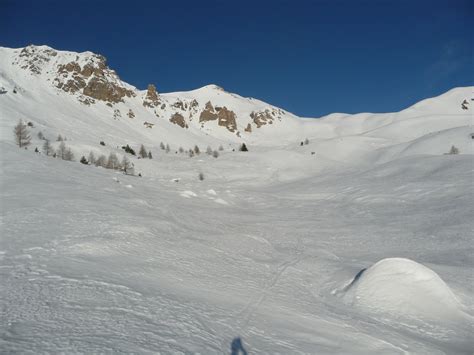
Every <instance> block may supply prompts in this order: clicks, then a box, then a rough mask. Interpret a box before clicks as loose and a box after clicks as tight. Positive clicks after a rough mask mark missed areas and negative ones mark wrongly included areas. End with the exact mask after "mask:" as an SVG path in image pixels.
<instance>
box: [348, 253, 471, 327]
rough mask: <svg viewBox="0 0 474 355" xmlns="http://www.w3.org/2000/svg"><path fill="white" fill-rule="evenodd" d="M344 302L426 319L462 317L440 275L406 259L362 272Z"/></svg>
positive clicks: (378, 265) (383, 261)
mask: <svg viewBox="0 0 474 355" xmlns="http://www.w3.org/2000/svg"><path fill="white" fill-rule="evenodd" d="M344 301H345V302H346V303H348V304H350V305H353V306H355V307H359V308H363V309H366V310H369V311H375V312H382V313H389V314H392V315H396V316H408V317H410V318H422V319H425V320H427V319H431V320H433V319H441V318H450V319H452V318H457V317H460V316H461V315H462V311H461V310H460V304H459V302H458V300H457V298H456V296H455V295H454V293H453V292H452V291H451V289H450V288H449V286H448V285H446V283H445V282H444V281H443V280H442V279H441V278H440V277H439V276H438V274H436V273H435V272H434V271H433V270H431V269H429V268H427V267H426V266H423V265H421V264H419V263H417V262H415V261H412V260H409V259H404V258H388V259H383V260H381V261H379V262H377V263H376V264H374V265H372V266H371V267H370V268H368V269H366V270H362V271H361V272H359V273H358V274H357V275H356V277H355V278H354V280H353V281H352V282H351V284H350V285H349V286H347V288H346V289H345V294H344Z"/></svg>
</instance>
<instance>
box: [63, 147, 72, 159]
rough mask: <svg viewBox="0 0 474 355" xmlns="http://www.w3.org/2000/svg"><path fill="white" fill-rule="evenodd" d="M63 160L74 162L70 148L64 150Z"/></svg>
mask: <svg viewBox="0 0 474 355" xmlns="http://www.w3.org/2000/svg"><path fill="white" fill-rule="evenodd" d="M63 159H64V160H67V161H73V160H74V153H73V152H72V150H71V148H66V151H65V152H64V158H63Z"/></svg>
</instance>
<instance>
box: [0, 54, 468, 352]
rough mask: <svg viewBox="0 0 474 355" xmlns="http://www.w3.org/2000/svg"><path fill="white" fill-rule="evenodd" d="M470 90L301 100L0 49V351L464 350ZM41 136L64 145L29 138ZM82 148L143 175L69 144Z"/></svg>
mask: <svg viewBox="0 0 474 355" xmlns="http://www.w3.org/2000/svg"><path fill="white" fill-rule="evenodd" d="M158 84H159V83H158ZM158 87H159V85H158ZM464 100H466V102H467V104H464V106H465V108H466V109H465V108H463V104H462V103H463V102H464ZM472 105H473V102H472V88H456V89H453V90H451V91H449V92H447V93H445V94H443V95H441V96H439V97H436V98H432V99H428V100H425V101H422V102H420V103H418V104H416V105H414V106H412V107H409V108H407V109H405V110H403V111H401V112H396V113H386V114H371V113H362V114H357V115H347V114H340V113H338V114H332V115H329V116H327V117H322V118H319V119H312V118H300V117H297V116H295V115H293V114H291V113H288V112H286V111H285V110H283V109H281V108H277V107H274V106H272V105H269V104H266V103H264V102H262V101H259V100H256V99H249V98H244V97H241V96H239V95H236V94H231V93H228V92H226V91H224V90H223V89H221V88H219V87H217V86H215V85H209V86H206V87H203V88H200V89H197V90H193V91H189V92H177V93H166V94H162V93H158V92H157V91H156V88H155V86H153V85H150V86H149V87H148V88H147V89H146V90H139V89H137V88H135V87H133V86H131V85H129V84H127V83H125V82H123V81H122V80H120V78H119V77H118V76H117V74H116V73H115V72H114V71H112V70H111V69H110V68H108V67H107V65H106V62H105V58H103V57H101V56H99V55H96V54H93V53H90V52H85V53H73V52H64V51H57V50H54V49H51V48H49V47H46V46H29V47H26V48H20V49H8V48H0V152H1V154H0V160H1V161H0V164H1V165H0V166H1V169H0V212H1V220H0V319H1V320H2V322H0V353H118V352H125V353H165V354H168V353H172V354H184V353H202V354H204V353H205V354H222V353H229V352H230V351H231V346H232V344H234V347H236V346H238V345H239V344H243V346H244V347H245V348H246V349H247V350H248V352H249V353H251V354H258V353H262V354H268V353H285V354H301V353H304V354H315V353H317V354H332V353H338V354H349V353H350V354H402V353H416V354H458V353H459V354H470V353H472V349H473V347H474V344H473V340H472V330H473V324H474V322H473V319H474V318H473V316H474V302H473V300H474V292H473V289H472V285H473V283H474V279H473V275H474V273H473V268H474V259H473V255H474V254H473V248H472V231H473V230H474V225H473V220H472V215H473V213H474V211H473V204H472V200H473V189H472V188H473V185H472V182H473V170H472V166H473V155H472V154H473V142H474V140H473V139H472V133H473V129H472V124H473V121H472V119H473V116H472V112H473V111H472V109H473V108H472ZM19 119H22V120H23V121H24V122H31V126H28V130H29V132H30V134H31V136H32V144H31V146H30V147H29V149H28V150H24V149H19V148H18V146H16V145H15V142H14V136H13V132H12V130H13V127H14V126H15V125H16V124H17V122H18V120H19ZM249 124H250V129H248V127H249ZM40 132H41V134H40V135H39V133H40ZM38 135H39V136H38ZM41 135H43V136H44V137H45V138H47V139H49V140H51V143H52V144H53V147H54V148H57V147H58V145H59V144H60V142H57V141H56V137H57V136H58V135H61V136H63V137H67V141H65V143H66V144H67V146H68V147H70V148H71V149H72V150H73V152H74V154H75V156H76V159H75V160H76V162H68V161H63V160H60V159H54V158H52V157H50V156H46V155H45V154H41V153H35V152H34V148H35V147H38V148H39V150H40V151H41V150H42V149H41V148H42V145H43V144H44V139H43V138H41ZM306 138H307V139H308V144H305V143H304V141H305V139H306ZM100 141H103V142H104V145H101V144H99V142H100ZM161 142H163V143H164V144H165V145H166V144H169V145H170V151H169V152H168V153H167V152H166V151H165V150H163V149H161V147H160V143H161ZM244 142H245V143H246V144H247V146H248V147H249V151H248V152H239V151H237V150H238V147H239V145H240V144H241V143H244ZM301 142H303V144H301ZM126 144H129V145H130V146H131V147H132V148H133V149H135V150H138V148H139V146H140V145H141V144H144V145H145V147H146V149H147V150H149V151H151V152H152V153H153V159H138V158H137V157H136V156H132V155H130V154H128V153H126V152H125V151H124V150H123V149H122V148H121V147H122V146H124V145H126ZM195 145H198V146H199V147H200V150H201V151H205V150H206V147H207V146H210V147H211V148H212V149H217V148H218V147H219V146H221V145H222V150H219V151H218V153H219V157H218V158H214V157H212V156H210V155H207V154H200V155H196V156H194V157H192V158H191V157H189V156H188V154H185V153H180V150H179V148H180V147H182V148H184V149H185V150H188V149H190V148H193V147H194V146H195ZM453 145H454V146H456V147H457V148H458V149H459V151H460V154H456V155H445V153H447V152H448V151H449V150H450V148H451V146H453ZM233 150H235V151H233ZM91 151H92V152H94V153H95V155H96V156H98V155H100V154H105V155H108V154H109V153H116V154H118V155H119V156H120V157H121V156H128V157H129V159H130V160H131V161H132V162H133V163H134V165H135V171H136V173H138V172H140V173H141V175H142V177H137V176H131V175H124V174H123V173H122V172H121V171H118V170H109V169H103V168H100V167H95V166H90V165H84V164H79V163H78V162H77V160H78V158H79V157H80V156H82V155H85V156H86V157H87V156H88V154H89V152H91ZM200 174H201V178H199V176H200ZM239 338H240V340H238V339H239Z"/></svg>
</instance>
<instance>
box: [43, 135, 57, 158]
mask: <svg viewBox="0 0 474 355" xmlns="http://www.w3.org/2000/svg"><path fill="white" fill-rule="evenodd" d="M43 153H44V154H46V155H47V156H50V155H53V154H54V149H53V147H52V146H51V143H49V140H48V139H46V140H45V141H44V143H43Z"/></svg>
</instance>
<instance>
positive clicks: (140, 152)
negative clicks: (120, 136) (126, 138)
mask: <svg viewBox="0 0 474 355" xmlns="http://www.w3.org/2000/svg"><path fill="white" fill-rule="evenodd" d="M138 155H139V156H140V157H142V158H146V157H147V156H148V153H147V152H146V149H145V146H144V145H143V144H142V145H141V146H140V151H139V152H138Z"/></svg>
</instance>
